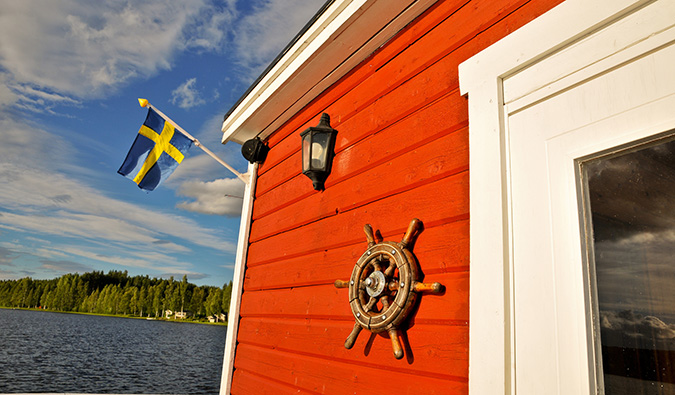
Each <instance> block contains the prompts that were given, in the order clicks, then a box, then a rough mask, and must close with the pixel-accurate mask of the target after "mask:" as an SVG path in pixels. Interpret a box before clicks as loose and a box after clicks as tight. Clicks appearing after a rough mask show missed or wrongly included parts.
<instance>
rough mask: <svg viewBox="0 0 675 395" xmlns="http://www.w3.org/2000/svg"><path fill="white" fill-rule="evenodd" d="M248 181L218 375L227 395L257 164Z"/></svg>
mask: <svg viewBox="0 0 675 395" xmlns="http://www.w3.org/2000/svg"><path fill="white" fill-rule="evenodd" d="M248 174H249V175H250V177H251V178H250V182H249V183H248V184H246V188H245V189H244V202H243V203H242V208H241V222H240V223H239V239H238V240H237V255H236V257H235V262H234V275H233V278H232V298H231V299H230V310H229V312H228V323H227V338H226V339H225V355H224V356H223V371H222V374H221V377H220V395H227V394H229V393H230V390H231V388H232V374H233V373H234V354H235V351H236V348H237V333H238V330H239V310H240V308H241V295H242V290H243V287H244V274H245V273H244V272H245V270H246V256H247V254H248V237H249V234H250V232H251V217H252V214H253V200H254V199H255V186H256V181H257V176H258V164H257V163H256V164H252V165H251V164H250V165H249V166H248Z"/></svg>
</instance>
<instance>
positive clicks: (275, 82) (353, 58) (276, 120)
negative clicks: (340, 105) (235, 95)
mask: <svg viewBox="0 0 675 395" xmlns="http://www.w3.org/2000/svg"><path fill="white" fill-rule="evenodd" d="M435 2H436V0H405V1H376V0H336V1H334V2H333V4H331V5H330V6H329V7H328V8H327V9H326V10H325V11H324V12H323V13H322V14H321V15H320V16H319V17H318V18H317V20H316V22H315V23H314V24H313V25H311V26H310V27H309V29H307V31H306V32H305V33H304V34H303V35H302V36H301V37H300V38H299V39H298V40H297V41H296V42H295V43H294V44H293V45H292V47H291V48H290V49H289V50H288V51H287V52H286V54H285V55H284V56H283V57H281V59H279V61H278V62H277V63H276V64H275V65H274V67H272V68H271V69H270V70H269V72H268V73H267V74H266V75H265V76H264V77H263V78H262V79H261V80H260V81H259V82H258V84H257V85H256V86H255V87H254V88H253V89H252V90H251V91H250V92H249V93H248V94H247V95H246V96H245V97H244V98H243V99H242V100H241V101H240V102H239V104H238V105H237V106H236V108H234V110H233V111H232V112H231V113H230V115H229V116H228V117H227V118H226V119H225V121H224V122H223V126H222V131H223V133H224V134H223V140H222V142H223V144H224V143H226V142H227V141H235V142H237V143H240V144H241V143H243V142H244V141H246V140H248V139H250V138H253V137H255V136H260V137H262V138H265V137H267V136H269V135H270V134H271V133H272V132H273V131H274V130H276V129H277V128H278V127H279V126H281V125H282V124H283V123H284V122H286V121H287V120H288V119H289V118H290V117H291V116H293V115H294V114H295V113H296V112H297V111H299V110H300V109H302V108H303V107H304V106H305V105H307V104H308V103H309V102H310V101H312V100H313V99H314V98H316V97H317V96H318V95H319V94H320V93H321V92H323V90H324V89H326V88H327V87H329V86H330V85H331V84H333V83H334V82H336V81H337V80H338V79H339V78H341V77H342V76H344V75H345V74H346V73H347V72H349V71H350V70H351V69H352V68H353V67H355V66H356V65H358V64H359V63H360V62H361V61H363V60H364V59H365V58H367V57H368V56H369V55H370V54H372V53H373V52H374V51H375V50H377V48H379V47H380V46H382V44H384V43H386V42H387V40H389V39H390V38H391V37H392V36H394V35H395V34H396V33H397V32H398V31H400V30H401V29H402V28H403V27H405V26H406V25H407V24H408V23H410V22H411V21H412V20H413V19H415V18H416V17H417V16H418V15H420V14H421V13H422V12H424V11H425V10H426V9H427V8H429V7H430V6H431V5H432V4H434V3H435Z"/></svg>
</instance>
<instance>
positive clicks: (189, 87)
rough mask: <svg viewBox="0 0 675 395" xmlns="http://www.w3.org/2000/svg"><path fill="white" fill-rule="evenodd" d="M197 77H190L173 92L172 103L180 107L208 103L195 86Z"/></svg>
mask: <svg viewBox="0 0 675 395" xmlns="http://www.w3.org/2000/svg"><path fill="white" fill-rule="evenodd" d="M196 83H197V78H190V79H188V80H187V81H185V82H184V83H182V84H180V86H178V88H176V89H174V90H173V91H172V92H171V103H172V104H176V105H178V107H180V108H185V109H187V108H192V107H195V106H199V105H202V104H204V103H206V100H204V99H203V98H202V97H201V94H200V93H199V91H198V90H197V88H196V87H195V84H196Z"/></svg>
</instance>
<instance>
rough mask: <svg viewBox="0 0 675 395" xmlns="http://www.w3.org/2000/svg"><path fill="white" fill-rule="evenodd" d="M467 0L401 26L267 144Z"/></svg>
mask: <svg viewBox="0 0 675 395" xmlns="http://www.w3.org/2000/svg"><path fill="white" fill-rule="evenodd" d="M467 2H468V0H465V1H461V2H460V1H456V2H452V1H440V2H437V3H436V4H434V5H433V6H432V7H430V8H429V9H428V10H427V11H425V12H424V13H423V14H422V15H420V16H419V17H418V18H417V19H415V20H414V21H413V22H411V23H410V24H408V25H407V26H406V27H405V28H403V29H402V30H401V31H400V32H399V33H398V34H397V35H396V36H395V37H394V38H392V39H391V40H389V41H388V42H387V43H386V44H385V45H383V46H382V47H380V48H379V49H378V50H377V51H375V52H374V53H373V54H372V55H371V56H370V57H369V58H368V59H366V61H365V62H364V63H363V65H361V66H359V67H356V68H354V69H353V70H352V71H351V72H350V73H349V74H347V75H346V76H345V77H343V78H342V79H341V80H340V81H339V82H337V83H335V84H333V86H331V87H330V88H328V89H326V90H325V91H324V92H323V93H322V94H321V95H320V96H319V97H318V98H317V99H316V100H314V101H313V102H312V103H311V104H309V105H308V106H307V107H305V109H304V110H303V112H302V113H299V114H297V115H296V116H295V117H294V118H292V119H291V120H289V121H288V122H287V124H286V125H284V126H282V127H281V128H280V129H279V131H280V133H276V134H274V135H272V136H270V138H269V139H268V142H269V144H270V146H271V147H274V146H275V145H276V144H277V143H278V142H279V141H281V140H282V139H284V138H286V137H287V135H288V134H287V133H288V132H292V131H294V130H297V129H299V128H300V127H301V125H304V124H306V123H307V122H308V121H309V118H303V117H302V116H303V115H304V116H305V117H307V114H314V115H316V114H320V112H321V111H322V109H323V108H324V107H321V106H320V105H321V103H333V102H334V101H335V100H337V99H339V98H340V97H342V96H344V94H345V93H346V92H349V91H350V90H352V89H353V88H354V87H356V86H358V85H359V83H360V82H361V81H363V79H365V78H366V77H367V76H369V75H371V74H372V73H374V72H375V71H377V70H379V69H380V67H382V66H383V65H385V64H386V63H387V62H389V61H390V60H391V59H393V58H394V57H395V56H396V55H397V54H399V53H401V52H402V51H404V50H405V49H406V48H407V47H408V46H409V45H410V43H413V42H415V41H417V40H418V39H419V38H420V37H422V36H423V35H425V34H427V33H428V32H429V31H430V30H431V29H433V28H434V27H435V26H436V25H438V24H439V23H440V22H441V21H443V20H444V19H446V18H447V17H448V16H450V15H451V14H452V13H454V12H455V11H456V10H457V9H458V8H459V7H462V6H463V5H464V4H465V3H467ZM312 116H313V115H312ZM312 116H310V118H311V117H312ZM283 130H287V131H288V132H287V133H283ZM263 172H264V171H263Z"/></svg>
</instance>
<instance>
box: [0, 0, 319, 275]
mask: <svg viewBox="0 0 675 395" xmlns="http://www.w3.org/2000/svg"><path fill="white" fill-rule="evenodd" d="M322 4H323V1H322V0H314V1H312V0H267V1H262V0H240V1H235V0H225V1H209V0H182V1H148V0H139V1H136V0H133V1H131V0H130V1H115V2H98V1H96V2H92V1H74V0H55V1H39V0H4V1H3V2H2V4H1V5H0V280H1V279H17V278H22V277H26V276H30V277H32V278H36V279H44V278H54V277H57V276H60V275H62V274H64V273H74V272H79V273H84V272H87V271H91V270H103V271H106V272H107V271H108V270H128V271H129V274H131V275H146V274H147V275H149V276H151V277H167V276H170V275H173V276H175V277H178V278H180V277H182V276H183V274H187V275H188V279H189V280H190V281H191V282H194V283H196V284H199V285H204V284H207V285H217V286H221V285H222V284H223V283H225V282H227V281H229V280H231V279H232V271H233V264H234V253H235V249H236V242H237V234H238V227H239V215H240V210H241V203H242V200H241V199H239V198H233V197H228V196H225V195H234V196H242V194H243V183H242V182H241V181H239V180H238V179H237V178H236V177H235V176H234V175H232V174H231V173H229V172H228V171H227V169H225V168H224V167H222V166H221V165H220V164H218V163H217V162H215V161H214V160H213V159H211V158H209V157H208V156H206V155H205V154H203V152H202V151H201V150H199V149H198V148H197V147H192V148H191V149H190V151H189V152H188V154H187V156H186V159H185V160H184V161H183V163H182V164H181V165H180V166H179V167H178V169H177V170H176V171H175V172H174V174H173V175H172V176H171V178H169V179H168V180H167V181H166V182H165V183H164V184H162V185H160V186H159V187H158V188H157V189H156V190H155V191H153V192H150V193H145V192H143V191H141V190H140V189H139V188H138V187H137V186H136V184H134V183H133V182H132V181H130V180H129V179H127V178H124V177H122V176H120V175H119V174H117V169H118V168H119V166H120V164H121V163H122V161H123V160H124V158H125V156H126V154H127V151H128V150H129V148H130V146H131V143H132V142H133V140H134V138H135V136H136V133H137V132H138V129H139V128H140V126H141V124H142V123H143V121H144V119H145V115H146V112H147V110H146V109H143V108H141V107H139V105H138V102H137V100H136V99H137V98H138V97H144V98H147V99H148V100H149V101H150V103H152V104H153V105H155V106H156V107H157V108H158V109H160V110H161V111H162V112H164V113H165V114H167V115H168V116H169V117H171V118H172V119H173V120H174V121H176V122H177V123H178V124H179V125H181V126H182V127H183V128H184V129H186V130H187V131H188V132H190V133H191V134H193V135H194V136H195V137H197V138H198V139H199V140H200V141H201V142H202V144H204V145H205V146H207V147H208V148H210V149H211V150H212V151H214V152H215V153H216V154H217V155H218V156H220V157H221V158H223V159H224V160H225V161H226V162H228V163H229V164H230V165H232V166H234V167H235V168H237V169H238V170H240V171H242V172H245V171H246V167H247V162H246V161H245V160H244V159H243V158H242V156H241V154H240V148H241V147H240V146H239V145H237V144H234V143H228V144H227V145H222V144H221V143H220V138H221V132H220V126H221V124H222V120H223V116H224V114H225V113H226V112H227V110H228V109H229V108H230V107H231V106H232V105H233V104H234V103H235V102H236V100H237V99H238V98H239V97H240V96H241V95H242V94H243V92H244V91H245V90H246V89H247V88H248V86H249V85H250V84H251V83H252V82H253V81H254V80H255V78H256V77H257V76H258V75H259V74H260V72H261V71H262V70H263V69H264V68H265V67H266V66H267V64H269V62H271V61H272V59H273V58H274V57H275V56H276V55H277V54H278V53H279V52H280V51H281V49H283V47H284V46H285V45H286V44H287V43H288V42H289V41H290V40H291V39H292V37H293V36H294V35H295V34H296V33H297V32H298V31H299V30H300V29H301V28H302V26H303V25H304V24H305V23H306V22H307V21H308V20H309V19H310V18H311V16H312V15H313V14H314V13H315V12H316V11H317V10H318V9H319V8H320V7H321V5H322Z"/></svg>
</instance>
